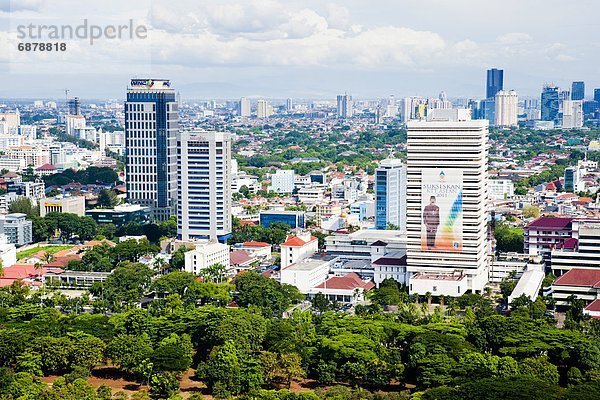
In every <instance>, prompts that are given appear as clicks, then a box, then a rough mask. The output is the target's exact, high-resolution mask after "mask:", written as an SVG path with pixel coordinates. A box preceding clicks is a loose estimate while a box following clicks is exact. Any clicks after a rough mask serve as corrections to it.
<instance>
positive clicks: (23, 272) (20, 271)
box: [2, 264, 50, 280]
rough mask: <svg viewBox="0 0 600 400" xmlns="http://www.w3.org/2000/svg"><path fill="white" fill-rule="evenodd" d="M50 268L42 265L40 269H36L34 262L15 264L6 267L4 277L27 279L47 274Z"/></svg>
mask: <svg viewBox="0 0 600 400" xmlns="http://www.w3.org/2000/svg"><path fill="white" fill-rule="evenodd" d="M48 271H50V269H48V268H45V267H42V268H41V269H39V270H36V269H35V265H33V264H15V265H13V266H10V267H6V268H4V275H2V279H13V280H14V279H25V278H31V277H36V276H38V275H45V274H46V273H47V272H48Z"/></svg>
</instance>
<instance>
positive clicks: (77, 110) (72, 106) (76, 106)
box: [68, 97, 81, 115]
mask: <svg viewBox="0 0 600 400" xmlns="http://www.w3.org/2000/svg"><path fill="white" fill-rule="evenodd" d="M68 106H69V115H81V105H80V103H79V97H74V98H72V99H69V101H68Z"/></svg>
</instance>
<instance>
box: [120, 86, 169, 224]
mask: <svg viewBox="0 0 600 400" xmlns="http://www.w3.org/2000/svg"><path fill="white" fill-rule="evenodd" d="M177 109H178V108H177V101H176V99H175V90H173V89H171V83H170V81H168V80H163V79H132V80H131V83H130V86H129V88H128V89H127V101H126V102H125V151H126V167H127V172H126V182H127V201H128V203H130V204H139V205H141V206H145V207H150V209H151V211H152V218H154V219H157V220H161V221H164V220H167V219H168V218H169V217H170V216H171V215H173V214H174V213H175V205H176V199H177V150H176V146H177V132H178V131H179V116H178V114H177Z"/></svg>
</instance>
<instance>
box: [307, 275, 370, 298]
mask: <svg viewBox="0 0 600 400" xmlns="http://www.w3.org/2000/svg"><path fill="white" fill-rule="evenodd" d="M374 287H375V284H374V283H373V281H372V280H370V279H368V280H366V279H362V278H361V277H360V276H359V275H358V274H357V273H355V272H350V273H348V274H346V275H343V276H333V277H331V278H329V279H327V280H326V281H325V282H323V283H321V284H319V285H317V286H316V287H314V288H312V289H311V290H310V291H309V292H308V295H309V297H311V298H312V297H314V296H315V295H317V294H318V293H322V294H324V295H325V296H326V297H327V298H328V299H329V300H331V301H337V302H339V303H352V304H355V303H357V302H360V301H364V300H365V294H366V293H367V292H368V291H369V290H371V289H373V288H374Z"/></svg>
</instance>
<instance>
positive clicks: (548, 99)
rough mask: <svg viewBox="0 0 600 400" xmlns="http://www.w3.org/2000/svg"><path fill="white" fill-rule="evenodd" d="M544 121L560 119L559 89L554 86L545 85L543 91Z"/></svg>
mask: <svg viewBox="0 0 600 400" xmlns="http://www.w3.org/2000/svg"><path fill="white" fill-rule="evenodd" d="M541 104H542V121H554V120H556V118H557V117H558V111H559V102H558V87H556V86H554V85H551V84H550V85H544V88H543V90H542V98H541Z"/></svg>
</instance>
